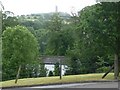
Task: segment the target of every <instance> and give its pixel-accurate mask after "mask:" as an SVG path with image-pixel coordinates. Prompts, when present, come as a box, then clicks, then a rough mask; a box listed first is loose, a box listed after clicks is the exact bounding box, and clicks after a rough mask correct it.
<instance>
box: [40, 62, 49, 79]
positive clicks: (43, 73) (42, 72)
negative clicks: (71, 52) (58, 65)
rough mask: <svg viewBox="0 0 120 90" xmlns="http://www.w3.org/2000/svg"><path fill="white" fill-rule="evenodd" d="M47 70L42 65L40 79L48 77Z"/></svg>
mask: <svg viewBox="0 0 120 90" xmlns="http://www.w3.org/2000/svg"><path fill="white" fill-rule="evenodd" d="M47 71H48V70H47V68H45V64H43V63H42V64H40V75H39V76H40V77H46V76H47Z"/></svg>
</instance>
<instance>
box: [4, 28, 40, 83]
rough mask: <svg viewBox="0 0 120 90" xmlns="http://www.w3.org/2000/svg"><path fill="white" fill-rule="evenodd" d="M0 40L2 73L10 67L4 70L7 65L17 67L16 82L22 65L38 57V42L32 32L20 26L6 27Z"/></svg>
mask: <svg viewBox="0 0 120 90" xmlns="http://www.w3.org/2000/svg"><path fill="white" fill-rule="evenodd" d="M2 41H3V43H2V44H3V45H2V46H3V47H2V48H3V74H4V73H7V72H9V70H10V69H8V68H7V69H8V70H6V67H7V66H12V67H14V68H15V69H17V68H19V69H18V73H16V74H17V76H16V81H15V83H17V79H18V77H19V74H20V70H21V67H22V65H25V64H28V63H32V62H33V61H34V60H37V59H38V42H37V40H36V38H35V37H34V36H33V34H32V33H30V32H29V31H28V29H27V28H25V27H22V26H15V27H13V28H11V27H8V28H7V29H6V30H5V31H4V32H3V37H2ZM4 65H5V66H4ZM15 69H14V70H15ZM14 70H13V71H14ZM14 72H15V71H14ZM11 73H12V72H9V73H8V74H11ZM8 76H9V75H8Z"/></svg>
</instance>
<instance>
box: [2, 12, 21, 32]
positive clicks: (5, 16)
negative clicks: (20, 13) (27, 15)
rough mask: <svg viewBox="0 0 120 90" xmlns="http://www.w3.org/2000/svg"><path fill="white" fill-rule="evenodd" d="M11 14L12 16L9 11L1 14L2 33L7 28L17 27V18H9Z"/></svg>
mask: <svg viewBox="0 0 120 90" xmlns="http://www.w3.org/2000/svg"><path fill="white" fill-rule="evenodd" d="M11 14H13V12H11V11H5V12H4V13H2V31H4V30H6V28H7V27H14V26H17V25H19V22H18V19H17V17H15V16H11ZM11 22H12V23H11Z"/></svg>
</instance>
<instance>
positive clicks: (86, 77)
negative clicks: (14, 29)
mask: <svg viewBox="0 0 120 90" xmlns="http://www.w3.org/2000/svg"><path fill="white" fill-rule="evenodd" d="M103 74H104V73H96V74H82V75H69V76H63V77H62V80H60V79H59V77H58V76H55V77H41V78H24V79H19V80H18V83H17V84H15V80H9V81H3V82H0V84H2V87H12V86H31V85H44V84H56V83H57V84H59V83H72V82H82V81H91V80H94V81H97V80H113V79H114V77H113V73H110V74H108V75H107V76H106V78H105V79H102V78H101V77H102V75H103Z"/></svg>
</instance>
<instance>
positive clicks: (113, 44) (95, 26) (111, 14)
mask: <svg viewBox="0 0 120 90" xmlns="http://www.w3.org/2000/svg"><path fill="white" fill-rule="evenodd" d="M119 6H120V3H119V2H114V3H113V2H111V3H110V2H109V3H107V2H104V3H98V4H96V5H93V6H88V7H86V8H84V9H83V10H82V11H81V12H80V13H79V14H80V15H79V18H80V23H79V36H80V38H81V39H80V40H81V43H82V44H83V46H84V47H91V48H92V49H93V50H92V49H91V51H95V52H96V51H97V52H101V51H103V52H104V54H107V55H115V59H114V75H115V79H117V77H118V74H119V72H118V59H119V57H120V51H119V50H120V48H119V45H120V30H119V23H120V22H119V20H120V19H119V15H120V11H119V9H118V8H119ZM91 51H90V52H91Z"/></svg>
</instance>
